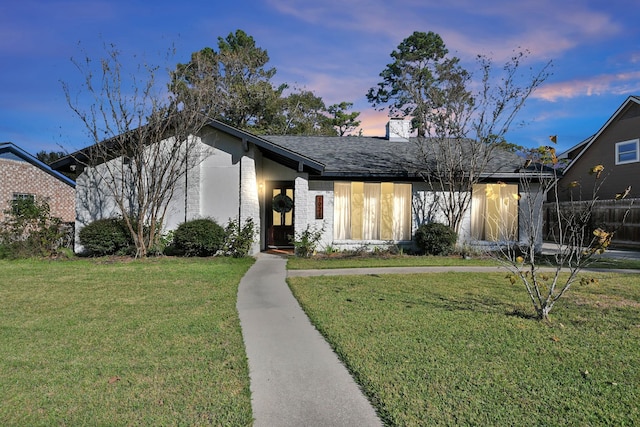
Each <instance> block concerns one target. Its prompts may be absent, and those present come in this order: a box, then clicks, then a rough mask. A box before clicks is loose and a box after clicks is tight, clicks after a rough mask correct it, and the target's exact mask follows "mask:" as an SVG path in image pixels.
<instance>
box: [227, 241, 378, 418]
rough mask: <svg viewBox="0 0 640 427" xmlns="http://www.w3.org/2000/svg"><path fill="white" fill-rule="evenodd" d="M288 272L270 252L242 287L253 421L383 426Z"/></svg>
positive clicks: (241, 308)
mask: <svg viewBox="0 0 640 427" xmlns="http://www.w3.org/2000/svg"><path fill="white" fill-rule="evenodd" d="M286 274H287V273H286V259H285V258H283V257H280V256H278V255H270V254H265V253H263V254H260V255H259V256H258V258H257V261H256V263H255V264H254V265H253V266H252V267H251V268H250V269H249V271H247V273H246V274H245V276H244V277H243V278H242V281H241V282H240V287H239V290H238V303H237V307H238V312H239V315H240V324H241V326H242V335H243V337H244V342H245V346H246V350H247V357H248V359H249V374H250V377H251V396H252V402H251V404H252V408H253V416H254V418H255V423H254V425H255V426H257V427H260V426H268V427H273V426H279V427H280V426H282V427H285V426H380V425H382V423H381V422H380V420H379V418H378V417H377V416H376V413H375V411H374V409H373V407H372V406H371V404H370V403H369V401H368V400H367V399H366V398H365V397H364V395H363V394H362V392H361V390H360V389H359V387H358V385H357V384H356V383H355V381H354V380H353V378H351V376H350V375H349V373H348V371H347V369H346V368H345V367H344V365H342V364H341V363H340V361H339V360H338V357H337V356H336V355H335V353H334V352H333V351H332V349H331V347H330V346H329V344H327V342H326V341H325V340H324V339H323V337H322V336H321V335H320V333H319V332H318V331H317V330H316V329H315V328H314V327H313V325H311V323H310V321H309V319H308V318H307V316H306V315H305V313H304V312H303V311H302V309H301V308H300V306H299V305H298V302H297V301H296V300H295V298H294V297H293V295H292V294H291V291H290V290H289V287H288V286H287V284H286V282H285V279H286Z"/></svg>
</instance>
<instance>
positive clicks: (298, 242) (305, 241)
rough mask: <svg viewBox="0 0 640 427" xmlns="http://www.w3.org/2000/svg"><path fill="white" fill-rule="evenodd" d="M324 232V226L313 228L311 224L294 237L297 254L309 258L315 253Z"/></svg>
mask: <svg viewBox="0 0 640 427" xmlns="http://www.w3.org/2000/svg"><path fill="white" fill-rule="evenodd" d="M323 233H324V226H323V227H322V228H321V229H320V230H318V229H315V228H314V229H312V228H311V227H310V226H309V225H307V228H306V229H305V230H304V231H302V232H301V233H299V234H296V236H295V238H294V239H293V246H294V248H295V252H296V255H297V256H300V257H304V258H308V257H310V256H311V255H313V254H315V252H316V249H317V248H318V244H319V243H320V239H322V234H323Z"/></svg>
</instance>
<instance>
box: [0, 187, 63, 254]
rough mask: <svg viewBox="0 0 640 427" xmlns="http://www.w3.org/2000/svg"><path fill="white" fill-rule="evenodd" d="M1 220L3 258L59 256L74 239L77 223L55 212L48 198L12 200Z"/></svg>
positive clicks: (0, 247)
mask: <svg viewBox="0 0 640 427" xmlns="http://www.w3.org/2000/svg"><path fill="white" fill-rule="evenodd" d="M9 204H10V207H9V209H7V210H5V211H4V213H5V216H6V217H5V220H4V221H3V222H2V223H0V258H29V257H41V256H57V255H58V254H59V253H60V251H61V250H62V249H63V248H65V247H69V246H70V245H71V243H72V241H73V240H72V239H71V238H70V236H72V235H73V226H72V225H70V224H65V223H63V222H62V221H61V220H60V218H56V217H53V216H51V211H50V208H49V204H48V203H47V201H46V200H36V199H30V198H27V199H19V200H11V201H10V202H9Z"/></svg>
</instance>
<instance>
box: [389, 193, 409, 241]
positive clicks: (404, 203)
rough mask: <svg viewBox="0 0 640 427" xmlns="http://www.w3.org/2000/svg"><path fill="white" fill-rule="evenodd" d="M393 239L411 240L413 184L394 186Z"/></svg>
mask: <svg viewBox="0 0 640 427" xmlns="http://www.w3.org/2000/svg"><path fill="white" fill-rule="evenodd" d="M393 239H394V240H411V184H395V185H394V186H393Z"/></svg>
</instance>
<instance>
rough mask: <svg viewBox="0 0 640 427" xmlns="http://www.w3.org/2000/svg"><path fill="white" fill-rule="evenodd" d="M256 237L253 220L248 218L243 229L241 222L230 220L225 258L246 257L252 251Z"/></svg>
mask: <svg viewBox="0 0 640 427" xmlns="http://www.w3.org/2000/svg"><path fill="white" fill-rule="evenodd" d="M255 237H256V232H255V225H254V224H253V220H252V219H251V218H248V219H247V220H246V221H245V223H244V225H243V226H242V227H241V226H240V221H237V220H234V219H229V223H228V224H227V228H226V229H225V239H224V244H223V247H222V252H223V253H224V255H225V256H230V257H234V258H242V257H246V256H247V255H248V254H249V251H251V246H252V245H253V242H254V241H255Z"/></svg>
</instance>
